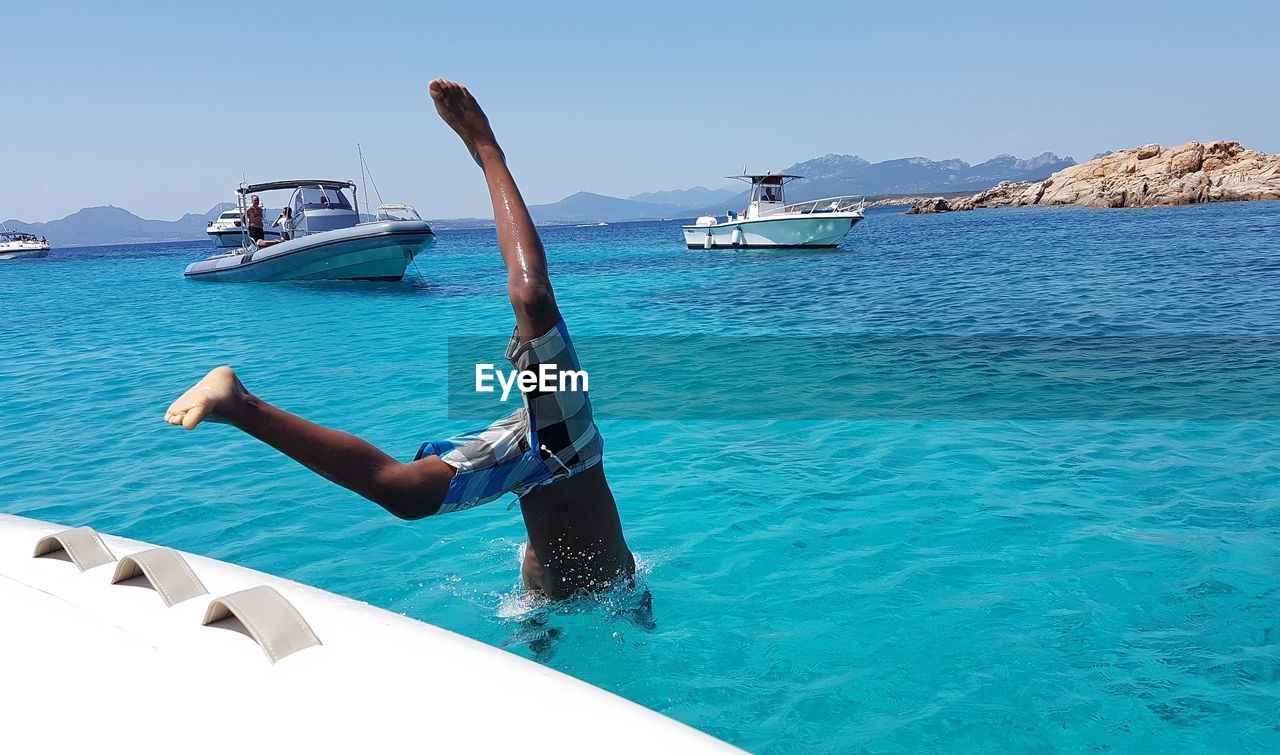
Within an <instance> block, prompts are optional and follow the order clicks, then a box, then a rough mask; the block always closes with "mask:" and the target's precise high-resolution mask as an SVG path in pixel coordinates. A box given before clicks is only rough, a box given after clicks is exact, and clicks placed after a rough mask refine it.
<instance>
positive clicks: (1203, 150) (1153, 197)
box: [908, 141, 1280, 214]
mask: <svg viewBox="0 0 1280 755" xmlns="http://www.w3.org/2000/svg"><path fill="white" fill-rule="evenodd" d="M1252 199H1280V155H1268V154H1267V153H1265V152H1258V151H1256V150H1251V149H1245V148H1244V147H1242V146H1240V143H1239V142H1230V141H1217V142H1207V143H1205V144H1201V143H1200V142H1187V143H1186V144H1183V145H1181V146H1179V147H1168V148H1163V147H1161V146H1160V145H1158V144H1145V145H1143V146H1141V147H1138V148H1137V149H1126V150H1121V151H1120V152H1115V153H1112V154H1110V155H1105V156H1103V157H1099V158H1097V159H1094V160H1090V161H1089V162H1087V163H1081V164H1080V165H1073V166H1071V167H1070V168H1064V169H1063V170H1060V171H1058V172H1057V173H1054V174H1053V175H1052V176H1050V177H1049V178H1047V179H1045V180H1044V181H1037V182H1032V183H1012V182H1009V181H1005V182H1004V183H1001V184H999V185H998V186H994V187H992V188H990V189H987V190H986V191H983V192H979V193H977V194H974V195H973V196H971V197H961V198H958V199H942V198H934V199H929V200H925V201H923V202H920V203H918V204H917V205H916V206H915V207H912V208H911V210H909V211H908V213H909V214H917V213H928V212H947V211H954V210H972V209H975V208H979V207H1027V206H1032V205H1036V206H1041V207H1054V206H1060V205H1081V206H1084V207H1153V206H1159V205H1178V204H1197V203H1200V202H1234V201H1240V200H1252Z"/></svg>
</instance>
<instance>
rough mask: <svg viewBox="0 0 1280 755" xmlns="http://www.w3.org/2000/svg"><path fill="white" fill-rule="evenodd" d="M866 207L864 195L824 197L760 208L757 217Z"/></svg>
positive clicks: (845, 210)
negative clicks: (764, 208)
mask: <svg viewBox="0 0 1280 755" xmlns="http://www.w3.org/2000/svg"><path fill="white" fill-rule="evenodd" d="M866 208H867V203H866V200H865V198H864V197H860V196H847V197H825V198H823V199H810V200H809V201H807V202H795V203H793V204H788V205H783V206H782V207H771V208H769V209H766V210H761V211H760V214H759V215H758V216H757V217H761V218H767V217H769V216H771V215H821V214H824V213H828V212H862V211H863V210H865V209H866Z"/></svg>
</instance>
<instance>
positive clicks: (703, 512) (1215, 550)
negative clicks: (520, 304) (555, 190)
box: [0, 203, 1280, 752]
mask: <svg viewBox="0 0 1280 755" xmlns="http://www.w3.org/2000/svg"><path fill="white" fill-rule="evenodd" d="M544 239H545V241H546V243H547V246H548V248H549V252H550V254H551V258H552V264H553V274H554V276H555V280H556V285H557V294H558V297H559V298H560V300H561V305H562V309H563V310H564V312H565V314H566V319H567V321H568V323H569V325H570V328H571V329H572V331H573V332H574V334H575V336H576V337H577V338H579V339H582V340H583V341H587V342H589V339H592V338H594V337H596V336H600V337H604V336H615V337H616V336H635V337H636V339H637V341H636V343H637V350H643V349H644V346H645V344H651V343H663V342H664V340H665V342H670V341H671V340H672V339H669V338H665V339H664V337H669V336H678V335H694V334H696V335H699V336H709V335H715V336H741V335H777V336H782V337H781V338H778V339H776V341H777V344H778V346H777V348H779V349H785V348H786V343H787V339H789V338H800V337H804V338H810V339H812V338H816V337H824V336H825V337H830V338H832V339H833V340H835V341H837V342H839V339H844V338H853V337H856V336H859V335H862V336H866V335H877V336H894V337H897V336H962V337H966V338H980V337H982V336H986V335H1001V336H1009V335H1027V336H1047V337H1062V336H1081V337H1096V336H1126V337H1145V336H1153V337H1154V336H1160V337H1164V336H1196V337H1208V338H1216V337H1239V336H1248V337H1259V336H1266V337H1270V336H1275V335H1280V203H1253V204H1238V205H1218V206H1205V207H1188V208H1171V209H1150V210H1135V211H1130V210H1110V211H1091V210H1074V209H1068V210H1047V211H1039V210H1011V211H998V210H992V211H980V212H971V213H960V214H954V215H942V216H936V217H904V216H902V215H899V214H897V213H896V212H890V211H873V212H872V213H871V215H870V217H869V219H868V220H867V221H866V222H865V223H864V224H863V225H861V226H859V227H858V228H857V229H856V230H855V231H854V232H853V233H852V234H851V235H850V236H849V237H848V239H847V240H846V243H845V246H844V247H843V248H841V249H839V250H836V251H831V252H819V253H813V252H805V253H791V252H784V253H746V254H732V253H706V252H702V251H688V250H685V249H684V248H683V246H682V245H681V244H680V243H679V234H678V231H677V228H676V224H672V223H643V224H642V223H637V224H615V225H612V226H609V227H605V228H558V229H546V230H545V232H544ZM207 251H208V249H207V245H206V244H205V243H203V242H200V243H191V244H167V245H149V246H117V247H99V248H81V249H59V250H55V251H54V253H53V256H51V257H50V258H49V259H47V260H42V261H30V262H20V263H7V264H3V265H0V300H2V301H3V302H4V312H5V314H4V320H3V326H2V328H0V354H3V360H2V361H0V459H2V460H3V465H2V466H0V510H3V511H5V512H9V513H16V514H24V515H29V516H33V517H39V518H43V519H49V520H53V521H58V522H63V523H67V524H90V525H92V526H94V527H97V528H98V529H100V530H102V531H106V532H112V533H116V534H120V535H125V536H129V537H134V538H139V539H144V540H151V541H156V542H161V543H164V544H168V545H172V546H174V547H178V548H182V549H186V550H191V551H195V552H198V553H203V554H206V555H209V556H213V557H215V558H221V559H226V560H229V561H232V562H235V563H238V564H242V565H245V566H249V567H253V568H256V569H262V570H266V571H270V572H274V573H278V574H280V575H283V576H286V577H289V578H292V579H296V580H300V581H302V582H307V583H310V584H314V585H317V586H319V587H322V588H325V589H328V590H332V591H335V592H338V593H342V594H345V595H349V596H351V597H354V598H358V599H361V600H366V601H369V602H371V603H374V604H376V605H379V606H382V607H384V608H388V609H390V610H393V611H397V612H401V613H405V614H407V615H409V616H413V617H417V618H420V619H423V620H426V621H430V622H433V623H436V624H439V625H441V626H444V627H447V628H449V629H453V630H456V631H458V632H461V633H463V634H466V635H468V636H471V637H474V638H477V639H479V640H481V641H484V642H487V643H490V644H493V645H497V646H500V647H504V648H506V649H507V650H509V651H511V652H513V653H517V654H520V655H524V656H529V657H534V658H537V659H538V660H540V661H541V662H543V663H546V664H548V665H550V666H552V667H554V668H557V669H560V670H562V671H565V672H567V673H570V674H573V675H574V676H577V677H580V678H582V679H586V680H588V681H590V682H592V683H594V684H597V685H600V686H602V687H605V688H607V689H610V690H613V691H615V692H617V693H619V694H621V695H624V696H626V697H628V698H630V699H633V700H636V701H638V702H640V703H643V704H644V705H647V706H649V707H652V708H654V709H656V710H659V711H662V712H663V713H666V714H668V715H671V716H673V717H675V718H677V719H680V720H682V721H685V722H688V723H690V724H692V725H694V726H697V727H699V728H702V729H704V730H706V731H708V732H711V733H712V734H715V735H717V736H720V737H723V738H725V739H727V740H729V741H731V742H733V743H735V744H737V745H740V746H742V747H745V748H748V749H752V750H762V751H774V752H783V751H793V750H820V751H832V752H850V751H868V752H905V751H931V752H936V751H947V752H983V751H993V750H999V751H1027V750H1044V749H1060V750H1071V751H1084V750H1103V749H1110V750H1112V751H1121V752H1140V751H1171V750H1175V749H1189V750H1191V751H1253V752H1261V751H1265V750H1275V749H1277V748H1280V724H1277V721H1278V720H1280V580H1278V579H1277V575H1278V574H1280V423H1277V422H1275V421H1197V420H1195V419H1177V420H1170V419H1150V420H1144V419H1136V420H1132V419H1131V420H1126V421H1102V420H1098V419H1093V418H1091V417H1090V416H1089V414H1088V412H1081V416H1075V417H1070V418H1067V419H1054V420H1043V419H1030V420H1027V419H1001V418H991V419H983V418H981V417H978V418H976V419H964V420H957V419H950V418H945V419H930V418H929V417H928V416H923V417H920V416H914V417H912V418H909V419H892V418H891V419H876V420H873V419H858V418H853V419H850V418H849V417H847V416H840V417H838V418H834V419H825V420H824V419H821V418H819V419H806V420H788V419H785V418H783V419H777V418H775V419H769V420H751V419H743V418H740V417H729V418H720V419H700V420H694V419H682V418H680V417H674V418H670V419H644V420H639V419H628V418H626V416H625V412H623V413H617V412H615V413H614V414H615V415H616V414H622V415H623V416H613V417H612V418H602V420H601V424H602V428H603V431H604V434H605V438H606V440H607V443H608V454H607V462H606V465H607V468H608V472H609V476H610V479H611V481H612V484H613V487H614V490H615V492H616V494H617V498H618V501H619V505H620V508H621V511H622V516H623V521H624V524H625V526H626V530H627V535H628V538H629V540H630V542H631V544H632V546H633V547H634V548H635V549H636V551H637V553H638V555H639V559H640V561H641V564H642V568H643V572H644V579H645V581H646V583H647V585H648V587H649V589H650V591H651V593H652V606H653V607H652V615H651V616H650V615H647V614H645V612H643V611H637V610H635V609H637V607H638V605H637V599H636V597H635V596H634V595H628V594H616V595H609V596H605V597H603V598H600V599H595V600H584V601H578V602H574V603H571V604H567V605H560V606H545V605H539V604H538V603H536V602H534V601H529V600H527V599H525V598H523V597H522V596H521V595H520V591H519V590H518V588H517V580H518V552H519V548H520V545H521V542H522V535H523V531H522V526H521V523H520V517H519V514H518V512H516V511H512V510H508V509H507V507H506V504H505V502H499V503H494V504H490V505H488V506H485V507H482V508H480V509H476V510H473V511H469V512H463V513H459V514H455V515H450V516H447V517H441V518H439V519H435V520H432V519H428V520H424V521H420V522H400V521H397V520H395V519H393V518H391V517H390V516H388V515H385V514H384V513H382V512H381V510H379V509H377V508H376V507H375V506H373V505H372V504H369V503H367V502H365V501H363V500H362V499H360V498H358V497H356V496H354V495H353V494H350V493H347V492H346V491H344V490H342V489H340V488H337V487H335V486H332V485H330V484H328V483H326V482H325V481H323V480H321V479H320V478H318V477H316V476H314V475H312V474H310V473H309V472H306V471H305V470H303V469H302V468H300V467H298V466H297V465H295V464H293V463H292V462H291V461H289V460H288V459H286V458H284V457H282V456H280V455H279V454H277V453H275V452H274V451H272V450H270V449H268V448H266V447H264V446H261V445H259V444H257V443H256V442H254V441H252V440H250V439H249V438H247V437H244V436H241V435H239V434H237V433H236V432H235V431H233V430H231V429H228V428H225V427H221V426H211V427H202V428H201V429H199V430H197V431H196V432H194V433H184V432H182V431H178V430H176V429H173V428H170V427H167V426H165V425H163V424H162V422H161V415H162V412H163V410H164V408H165V407H166V406H167V405H168V403H169V402H170V401H171V400H172V399H173V398H174V397H175V396H176V395H177V394H178V393H179V392H181V390H182V389H184V388H185V387H186V386H187V385H188V384H190V383H191V382H192V381H194V380H195V379H196V378H198V377H200V376H201V375H202V374H203V373H204V372H205V370H207V369H208V368H209V367H212V366H214V365H217V364H220V363H227V364H231V365H233V366H234V367H236V369H237V370H238V371H239V372H240V374H241V376H242V378H243V379H244V381H245V383H246V384H247V385H248V386H249V387H250V388H251V389H252V390H255V391H256V392H258V393H259V394H260V395H262V396H263V397H264V398H266V399H268V400H270V401H273V402H275V403H277V404H279V405H281V406H283V407H285V408H287V409H290V410H292V411H295V412H297V413H300V414H302V415H304V416H307V417H309V418H312V419H315V420H317V421H320V422H323V423H327V424H330V425H334V426H337V427H341V428H343V429H347V430H350V431H353V432H356V433H358V434H360V435H362V436H364V437H365V438H367V439H369V440H370V441H372V442H374V443H377V444H379V445H380V446H382V447H384V448H386V449H388V450H389V451H391V452H392V453H393V454H397V455H399V456H400V457H402V458H406V459H407V458H410V457H411V456H412V454H413V453H414V451H415V450H416V448H417V445H418V444H419V443H420V442H422V441H423V440H426V439H430V438H435V437H442V436H447V435H448V434H450V433H452V432H454V431H459V430H462V429H464V428H466V427H468V426H470V425H473V424H474V422H471V421H465V420H462V419H450V418H449V413H448V408H449V406H448V394H447V385H446V381H445V380H444V373H445V371H446V363H447V359H448V352H449V349H448V342H447V336H448V335H450V334H468V335H486V334H496V336H497V337H498V339H499V341H500V340H501V338H502V337H505V335H506V334H507V333H508V332H509V329H510V325H511V315H510V311H509V308H508V305H507V303H506V301H505V299H504V296H505V293H504V286H503V275H502V272H501V267H500V261H499V259H498V256H497V254H496V251H495V248H494V244H493V238H492V234H491V233H487V232H481V231H474V232H472V231H459V232H442V233H441V235H440V240H439V243H438V245H437V246H436V248H435V249H434V250H432V251H431V252H430V254H428V255H427V256H426V257H425V258H424V259H422V260H421V273H422V274H423V276H422V277H419V276H418V275H417V273H414V271H412V270H411V273H413V275H412V276H411V279H410V280H406V281H405V282H403V283H398V284H368V283H337V282H334V283H298V284H270V285H219V284H200V283H189V282H186V281H184V280H183V279H182V276H181V272H182V269H183V267H184V265H185V264H186V263H187V262H189V261H191V260H192V259H195V258H198V257H199V256H201V255H203V254H205V253H206V252H207ZM908 342H910V343H913V344H915V345H913V346H912V347H911V348H912V349H913V350H915V351H904V354H911V353H918V342H915V341H909V340H904V341H903V343H908ZM582 351H583V352H584V353H583V359H584V363H585V366H586V367H587V369H588V370H589V371H590V370H591V368H592V362H591V357H590V353H589V350H588V349H587V348H586V347H583V349H582ZM499 356H500V355H499ZM743 367H744V370H749V369H750V365H744V366H743ZM607 377H608V376H607V375H600V376H597V375H593V376H592V379H593V382H592V395H593V400H594V401H595V403H596V404H597V406H598V407H599V408H600V410H601V414H602V417H607V416H608V415H609V409H610V407H612V406H618V405H622V404H623V403H624V399H625V398H626V397H625V396H624V395H618V394H612V395H611V393H610V385H609V382H608V379H607ZM654 379H655V380H656V381H660V380H661V379H662V378H661V375H658V376H656V377H655V378H654ZM837 382H838V381H837ZM833 387H834V388H835V389H839V385H838V384H837V385H835V386H830V385H828V386H827V388H833ZM807 389H808V388H806V390H807ZM911 389H912V388H911V384H909V383H908V384H904V387H903V388H901V391H906V390H911ZM798 390H800V389H798ZM619 393H621V391H619ZM902 398H904V397H903V396H901V395H894V393H893V390H892V387H890V388H887V389H885V390H883V391H882V392H881V394H880V395H878V396H873V397H871V398H868V397H866V396H863V397H861V398H860V400H862V401H883V402H885V404H886V405H889V404H892V403H893V402H894V401H896V400H900V399H902ZM1261 409H1262V410H1263V411H1262V416H1269V415H1267V411H1268V410H1269V411H1271V412H1274V411H1275V407H1274V406H1267V407H1261ZM422 683H423V684H424V685H427V684H431V680H430V679H424V680H422ZM478 704H483V702H482V701H480V702H479V703H478ZM494 715H495V716H498V717H500V716H501V711H495V712H494ZM389 725H408V726H419V725H421V724H420V723H419V722H390V723H389ZM423 734H424V737H429V731H428V730H427V729H425V728H424V731H423ZM604 746H607V743H602V747H604Z"/></svg>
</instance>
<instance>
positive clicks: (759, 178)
mask: <svg viewBox="0 0 1280 755" xmlns="http://www.w3.org/2000/svg"><path fill="white" fill-rule="evenodd" d="M725 178H733V179H736V180H738V181H746V182H748V183H750V184H751V185H752V186H755V185H757V184H764V185H766V186H781V185H782V184H784V183H786V182H787V181H794V180H795V179H797V178H804V176H792V175H788V174H786V173H765V174H763V175H751V174H748V173H743V174H742V175H740V176H725Z"/></svg>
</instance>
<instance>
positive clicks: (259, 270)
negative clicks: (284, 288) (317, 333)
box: [184, 220, 435, 283]
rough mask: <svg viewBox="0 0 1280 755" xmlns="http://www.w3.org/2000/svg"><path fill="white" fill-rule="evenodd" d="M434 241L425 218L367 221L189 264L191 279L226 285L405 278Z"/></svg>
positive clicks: (187, 270) (188, 270) (188, 274)
mask: <svg viewBox="0 0 1280 755" xmlns="http://www.w3.org/2000/svg"><path fill="white" fill-rule="evenodd" d="M434 240H435V234H434V233H432V231H431V226H429V225H428V224H427V223H426V222H423V221H413V220H396V221H387V222H382V223H363V224H360V225H356V226H351V227H349V228H341V229H338V230H334V231H325V232H323V233H313V234H309V235H307V236H302V237H300V238H296V239H291V240H289V241H282V242H280V243H279V244H273V245H271V246H268V247H266V248H263V249H257V248H248V249H243V250H242V251H240V252H233V253H230V254H222V255H218V256H216V257H210V258H209V259H207V260H202V261H200V262H195V263H192V264H191V265H189V266H187V269H186V272H185V273H184V274H185V275H186V277H188V278H191V279H193V280H204V281H217V282H222V283H250V282H265V281H285V280H322V279H328V280H400V279H401V278H403V277H404V271H405V268H407V267H408V265H409V263H410V262H411V261H413V258H414V257H415V256H416V255H417V254H418V253H419V252H421V251H422V250H423V249H424V248H426V247H427V246H428V245H430V244H431V243H432V242H433V241H434Z"/></svg>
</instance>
